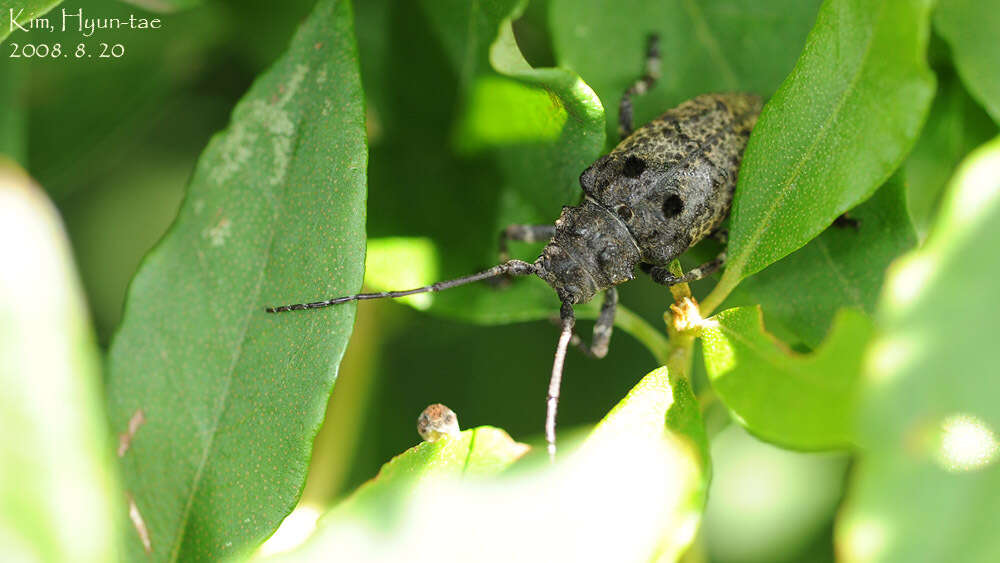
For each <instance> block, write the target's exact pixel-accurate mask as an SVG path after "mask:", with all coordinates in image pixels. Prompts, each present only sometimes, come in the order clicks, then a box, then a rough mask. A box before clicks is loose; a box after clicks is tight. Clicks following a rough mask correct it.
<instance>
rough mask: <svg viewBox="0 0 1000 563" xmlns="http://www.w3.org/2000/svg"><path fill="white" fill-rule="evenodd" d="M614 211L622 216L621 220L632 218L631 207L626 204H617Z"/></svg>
mask: <svg viewBox="0 0 1000 563" xmlns="http://www.w3.org/2000/svg"><path fill="white" fill-rule="evenodd" d="M615 213H617V214H618V216H619V217H621V218H622V221H628V220H630V219H632V208H631V207H629V206H627V205H619V206H618V207H616V208H615Z"/></svg>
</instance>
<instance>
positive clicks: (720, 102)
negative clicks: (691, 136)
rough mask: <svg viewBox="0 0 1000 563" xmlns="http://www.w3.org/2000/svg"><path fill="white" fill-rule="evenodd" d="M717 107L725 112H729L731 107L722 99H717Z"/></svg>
mask: <svg viewBox="0 0 1000 563" xmlns="http://www.w3.org/2000/svg"><path fill="white" fill-rule="evenodd" d="M715 109H716V110H718V111H721V112H723V113H729V108H728V107H726V104H724V103H722V100H715Z"/></svg>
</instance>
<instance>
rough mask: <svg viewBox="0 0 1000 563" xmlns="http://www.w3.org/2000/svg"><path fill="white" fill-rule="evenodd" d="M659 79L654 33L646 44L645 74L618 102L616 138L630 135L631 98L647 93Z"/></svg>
mask: <svg viewBox="0 0 1000 563" xmlns="http://www.w3.org/2000/svg"><path fill="white" fill-rule="evenodd" d="M659 78H660V37H659V36H658V35H656V34H655V33H654V34H653V35H650V36H649V40H648V42H647V43H646V72H645V73H644V74H643V75H642V76H641V77H640V78H639V80H636V81H635V82H634V83H633V84H632V85H631V86H629V87H628V88H626V89H625V93H624V94H622V99H621V101H620V102H618V137H619V138H620V139H624V138H625V137H628V136H629V135H630V134H631V133H632V96H641V95H642V94H645V93H646V92H648V91H649V90H650V89H651V88H652V87H653V85H654V84H656V81H657V79H659Z"/></svg>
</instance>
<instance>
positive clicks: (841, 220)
mask: <svg viewBox="0 0 1000 563" xmlns="http://www.w3.org/2000/svg"><path fill="white" fill-rule="evenodd" d="M833 226H834V227H837V228H839V229H847V228H851V229H854V230H855V231H856V230H858V227H860V226H861V221H859V220H858V219H855V218H854V217H851V216H850V215H848V214H847V213H846V212H845V213H841V214H840V215H839V216H838V217H837V218H836V219H834V220H833Z"/></svg>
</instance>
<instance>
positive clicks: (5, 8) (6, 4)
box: [0, 0, 62, 42]
mask: <svg viewBox="0 0 1000 563" xmlns="http://www.w3.org/2000/svg"><path fill="white" fill-rule="evenodd" d="M61 3H62V0H0V14H2V15H3V23H4V25H0V42H2V41H3V40H4V39H6V38H7V36H8V35H10V34H11V33H13V32H15V31H17V32H20V33H19V34H18V35H17V36H15V37H18V38H19V39H20V40H22V41H23V40H25V39H27V38H28V37H29V36H28V35H26V34H28V33H31V32H32V30H33V28H31V27H29V26H28V23H29V22H30V21H31V20H33V19H35V18H37V17H39V16H43V15H45V14H46V13H47V12H48V11H49V10H51V9H52V8H55V7H56V6H58V5H59V4H61ZM52 25H53V27H55V25H56V24H55V23H54V22H53V23H52ZM22 28H23V29H22ZM39 33H43V31H36V37H37V36H38V35H37V34H39Z"/></svg>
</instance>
